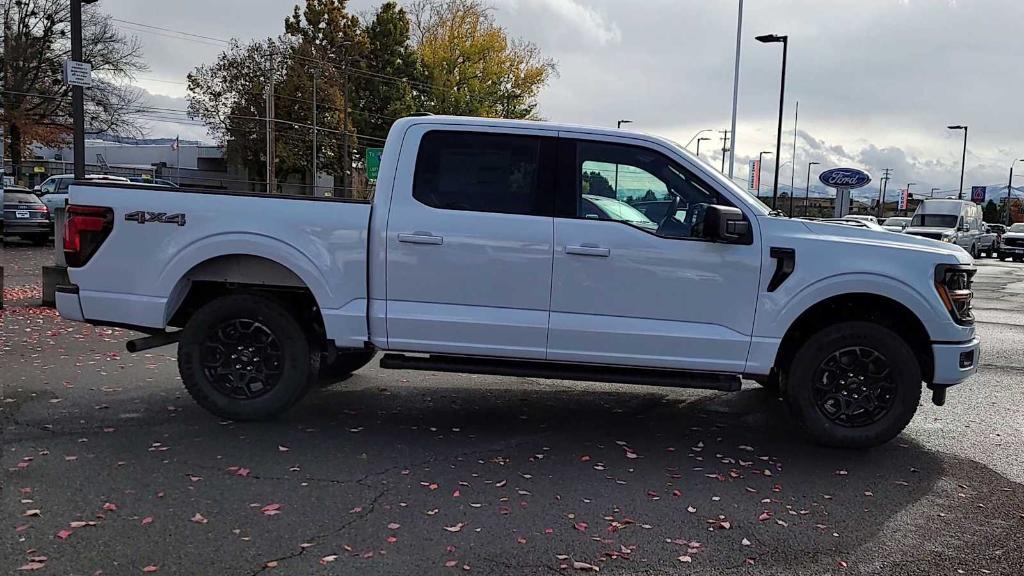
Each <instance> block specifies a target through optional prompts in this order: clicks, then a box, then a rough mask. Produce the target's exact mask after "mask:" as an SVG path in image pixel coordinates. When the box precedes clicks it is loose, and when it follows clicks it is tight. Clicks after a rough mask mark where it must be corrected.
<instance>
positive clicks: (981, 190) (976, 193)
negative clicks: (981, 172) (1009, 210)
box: [971, 186, 988, 204]
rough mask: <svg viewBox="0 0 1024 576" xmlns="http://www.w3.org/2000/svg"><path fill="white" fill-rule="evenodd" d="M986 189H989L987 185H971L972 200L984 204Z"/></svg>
mask: <svg viewBox="0 0 1024 576" xmlns="http://www.w3.org/2000/svg"><path fill="white" fill-rule="evenodd" d="M986 190H988V188H987V187H986V186H971V202H974V203H975V204H984V203H985V191H986Z"/></svg>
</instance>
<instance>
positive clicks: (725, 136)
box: [718, 130, 732, 174]
mask: <svg viewBox="0 0 1024 576" xmlns="http://www.w3.org/2000/svg"><path fill="white" fill-rule="evenodd" d="M718 133H719V134H721V135H722V174H725V154H726V153H727V152H731V151H732V146H730V144H729V134H731V133H732V132H731V131H729V130H719V131H718Z"/></svg>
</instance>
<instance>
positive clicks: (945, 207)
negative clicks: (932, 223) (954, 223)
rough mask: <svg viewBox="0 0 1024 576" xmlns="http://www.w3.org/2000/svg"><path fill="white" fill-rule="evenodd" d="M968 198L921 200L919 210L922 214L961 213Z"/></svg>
mask: <svg viewBox="0 0 1024 576" xmlns="http://www.w3.org/2000/svg"><path fill="white" fill-rule="evenodd" d="M966 202H968V200H955V199H950V198H939V199H929V200H925V201H924V202H921V205H920V206H918V207H917V212H919V213H921V214H960V210H961V208H963V205H964V203H966Z"/></svg>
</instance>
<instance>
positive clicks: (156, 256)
mask: <svg viewBox="0 0 1024 576" xmlns="http://www.w3.org/2000/svg"><path fill="white" fill-rule="evenodd" d="M70 198H71V204H82V205H89V206H107V207H110V208H112V209H113V210H114V229H113V232H112V233H111V234H110V236H109V237H108V238H107V239H106V241H105V242H104V243H103V244H102V246H101V247H100V249H99V250H98V251H97V252H96V254H95V255H94V256H93V257H92V259H91V260H90V261H89V262H88V263H87V264H86V265H85V266H83V267H81V268H77V269H72V270H70V271H69V276H70V278H71V281H72V282H74V283H75V284H77V285H78V286H79V289H80V295H81V305H82V312H83V313H84V315H85V317H86V319H88V320H93V321H101V322H116V323H121V324H131V325H137V326H146V327H157V328H159V327H164V326H165V325H166V323H167V321H168V320H169V318H170V316H171V314H172V313H173V312H174V309H175V307H176V306H177V305H178V304H179V303H180V301H181V299H182V298H183V297H184V295H185V293H187V290H188V281H186V280H183V279H184V278H186V276H187V274H188V273H189V271H191V270H192V269H193V268H194V267H196V266H197V265H199V264H201V263H203V262H206V261H208V260H210V259H212V258H217V257H219V256H228V255H250V256H257V257H261V258H265V259H267V260H271V261H273V262H276V263H277V264H280V265H281V266H284V267H285V268H287V269H288V270H290V271H291V272H293V273H294V274H295V275H296V276H298V277H299V278H300V279H301V280H302V281H303V283H305V285H306V286H307V287H308V288H309V289H310V291H311V292H312V293H313V296H314V297H315V298H316V301H317V303H318V305H319V306H320V308H321V311H322V313H323V320H324V325H325V328H326V329H327V335H328V337H329V338H332V339H334V340H335V341H336V342H337V343H338V345H339V346H349V347H352V346H362V344H363V342H365V341H366V338H367V326H366V301H367V300H366V299H367V289H366V244H367V226H368V223H369V217H370V205H369V204H365V203H355V202H341V201H316V200H310V199H293V198H282V197H274V196H247V195H226V194H215V193H214V194H211V193H205V192H204V193H190V192H188V191H165V190H155V189H147V188H128V187H116V186H109V185H104V186H92V185H74V186H72V188H71V194H70ZM136 211H144V212H154V213H166V214H168V215H170V214H178V213H181V214H184V215H185V225H184V226H179V225H176V224H173V223H159V222H146V223H144V224H139V223H138V222H134V221H128V220H126V219H125V215H126V214H129V213H132V212H136Z"/></svg>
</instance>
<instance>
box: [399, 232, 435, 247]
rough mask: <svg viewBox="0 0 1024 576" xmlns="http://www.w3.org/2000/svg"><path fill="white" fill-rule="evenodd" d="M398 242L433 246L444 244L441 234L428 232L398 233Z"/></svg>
mask: <svg viewBox="0 0 1024 576" xmlns="http://www.w3.org/2000/svg"><path fill="white" fill-rule="evenodd" d="M398 241H399V242H405V243H406V244H431V245H434V246H440V245H441V244H444V238H443V237H441V236H434V235H433V234H431V233H429V232H413V233H412V234H399V235H398Z"/></svg>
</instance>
